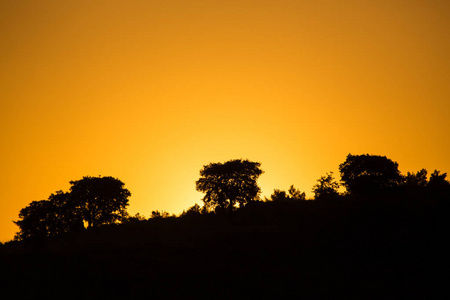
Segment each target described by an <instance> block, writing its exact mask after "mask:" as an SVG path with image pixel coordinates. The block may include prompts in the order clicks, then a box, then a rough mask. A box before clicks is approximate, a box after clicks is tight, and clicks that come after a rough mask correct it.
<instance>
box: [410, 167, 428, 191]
mask: <svg viewBox="0 0 450 300" xmlns="http://www.w3.org/2000/svg"><path fill="white" fill-rule="evenodd" d="M427 183H428V182H427V170H425V169H422V170H420V171H418V172H417V173H410V172H408V173H407V174H406V176H405V185H406V186H407V187H424V186H426V185H427Z"/></svg>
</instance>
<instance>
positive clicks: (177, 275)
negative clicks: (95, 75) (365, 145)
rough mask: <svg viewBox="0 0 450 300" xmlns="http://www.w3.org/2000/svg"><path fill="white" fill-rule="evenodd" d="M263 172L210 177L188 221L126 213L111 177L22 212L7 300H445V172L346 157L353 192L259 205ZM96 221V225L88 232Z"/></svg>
mask: <svg viewBox="0 0 450 300" xmlns="http://www.w3.org/2000/svg"><path fill="white" fill-rule="evenodd" d="M259 166H260V164H259V163H252V162H249V161H247V160H245V161H242V160H233V161H230V162H227V163H224V164H210V165H207V166H205V167H204V169H203V171H202V172H201V176H202V178H201V180H199V181H198V182H197V187H201V190H202V191H203V192H205V194H206V195H205V198H204V199H203V200H204V204H205V205H204V206H203V207H200V206H199V205H194V206H193V207H191V208H189V209H188V210H187V211H186V212H184V213H183V214H181V215H180V216H174V215H172V216H171V215H169V214H168V213H166V212H158V211H154V212H152V217H151V218H150V219H148V220H146V219H145V218H143V217H142V216H140V215H139V214H137V215H135V216H133V217H132V216H128V215H127V213H126V210H125V207H126V205H127V203H128V202H127V197H128V196H129V195H130V192H129V191H128V190H126V189H124V188H123V183H122V182H121V181H119V180H118V179H114V178H112V177H98V178H93V177H85V178H84V179H83V181H82V183H83V184H85V183H88V184H89V185H88V186H87V188H85V187H86V186H84V187H83V189H82V191H83V192H82V193H74V189H71V192H70V193H64V192H62V191H61V192H58V193H57V194H52V195H51V197H50V198H49V200H42V201H37V202H32V203H31V205H30V206H28V207H26V208H25V209H23V210H21V212H20V214H19V217H21V220H19V221H17V222H16V224H18V225H19V227H20V228H21V232H20V234H19V235H18V236H17V237H18V238H17V239H16V240H15V241H12V242H8V243H6V244H5V245H1V246H0V279H1V281H0V282H1V284H2V292H3V295H8V296H9V297H14V298H18V299H35V298H37V299H43V298H45V299H61V298H64V299H99V298H100V299H103V298H112V297H114V298H118V297H126V298H132V299H135V298H156V299H180V298H182V299H206V298H207V299H211V298H212V299H230V298H252V299H254V298H276V299H279V298H281V299H283V298H291V297H293V296H295V297H297V298H302V297H306V298H358V299H361V298H363V299H380V298H383V299H385V298H395V299H398V298H409V297H414V298H432V299H440V298H442V299H448V297H449V296H450V288H449V286H448V284H447V277H448V276H447V273H448V267H449V263H448V261H449V253H450V246H449V243H448V242H447V236H448V232H449V229H450V222H449V221H448V216H449V213H450V183H449V182H448V181H447V180H446V173H443V174H441V173H440V172H439V171H434V172H433V173H432V174H431V176H430V179H429V180H427V176H426V175H427V172H426V170H424V169H423V170H420V171H419V172H417V173H408V174H407V175H406V176H403V175H401V174H400V173H399V171H398V164H397V163H395V162H393V161H391V160H389V159H387V158H386V157H382V156H370V155H360V156H354V155H350V154H349V156H348V157H347V160H346V161H345V162H344V163H343V164H341V165H340V172H341V178H343V179H342V181H344V184H345V186H346V187H347V192H346V193H344V194H340V193H338V187H339V183H337V182H336V181H335V179H334V177H333V174H332V173H327V175H326V176H322V177H321V178H320V179H319V180H318V184H317V185H315V186H314V188H313V191H314V193H315V200H306V199H305V194H304V193H302V192H301V191H300V190H298V189H296V188H294V186H291V188H290V189H289V191H288V193H286V191H281V190H277V189H276V190H275V191H274V194H273V195H272V196H271V198H270V199H267V198H266V199H265V201H261V200H257V199H258V197H257V196H258V193H259V187H258V186H257V185H256V179H257V177H258V176H259V175H260V174H261V173H262V170H260V169H259ZM77 182H81V181H77ZM77 182H74V183H77ZM106 182H108V183H109V182H113V183H114V184H115V186H116V187H117V189H116V191H115V192H114V193H112V192H111V190H110V189H108V188H102V187H104V186H105V183H106ZM246 187H249V188H248V189H247V188H246ZM118 199H119V200H120V201H121V202H119V205H118V206H115V204H116V203H117V200H118ZM99 203H104V204H103V206H102V205H100V204H99ZM92 207H94V208H95V207H97V208H101V209H95V210H92ZM102 211H105V213H103V212H102ZM92 216H93V217H95V219H94V218H92ZM89 218H90V220H98V222H97V221H96V222H94V221H92V222H91V223H89V222H88V223H89V224H91V225H92V226H88V228H87V229H85V228H84V226H83V225H82V221H83V220H84V222H86V221H88V220H89ZM119 219H120V220H121V222H118V220H119ZM72 221H73V222H72ZM73 224H75V225H77V224H78V225H81V227H80V226H78V225H77V226H75V227H73V226H72V225H73Z"/></svg>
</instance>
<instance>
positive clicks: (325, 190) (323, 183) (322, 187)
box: [312, 172, 339, 200]
mask: <svg viewBox="0 0 450 300" xmlns="http://www.w3.org/2000/svg"><path fill="white" fill-rule="evenodd" d="M338 189H339V183H338V182H337V181H336V180H335V179H334V177H333V172H330V173H327V174H326V175H325V176H321V177H320V178H319V179H318V180H317V183H316V184H315V185H314V187H313V189H312V191H313V193H314V199H316V200H317V199H324V198H333V197H336V196H338V195H339V192H338Z"/></svg>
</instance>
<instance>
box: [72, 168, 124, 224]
mask: <svg viewBox="0 0 450 300" xmlns="http://www.w3.org/2000/svg"><path fill="white" fill-rule="evenodd" d="M70 184H72V187H71V188H70V193H71V195H72V197H73V198H74V199H75V201H76V205H77V209H78V210H79V212H80V213H81V215H82V216H83V219H84V221H86V222H87V224H88V227H97V226H99V225H105V224H112V223H115V222H116V221H119V220H120V219H121V218H122V217H125V216H126V207H127V206H128V197H129V196H131V193H130V191H129V190H127V189H125V188H124V183H123V182H122V181H120V180H119V179H116V178H113V177H89V176H86V177H83V179H81V180H77V181H71V182H70Z"/></svg>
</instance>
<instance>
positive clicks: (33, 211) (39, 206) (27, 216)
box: [13, 200, 54, 240]
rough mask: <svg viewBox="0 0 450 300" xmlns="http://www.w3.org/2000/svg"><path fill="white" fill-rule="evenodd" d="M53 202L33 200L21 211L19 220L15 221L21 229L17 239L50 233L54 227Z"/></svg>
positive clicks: (38, 236) (45, 235)
mask: <svg viewBox="0 0 450 300" xmlns="http://www.w3.org/2000/svg"><path fill="white" fill-rule="evenodd" d="M53 210H54V208H53V204H52V203H51V202H50V201H48V200H41V201H33V202H31V203H30V204H29V205H28V206H27V207H25V208H22V209H21V210H20V212H19V219H20V220H18V221H13V222H14V223H15V224H16V225H17V226H19V228H20V231H19V232H18V233H16V236H15V239H16V240H24V239H28V238H32V237H33V238H44V237H47V236H48V235H49V228H51V227H52V224H51V223H52V220H51V214H52V212H53Z"/></svg>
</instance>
